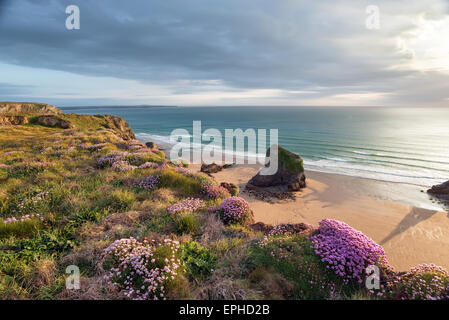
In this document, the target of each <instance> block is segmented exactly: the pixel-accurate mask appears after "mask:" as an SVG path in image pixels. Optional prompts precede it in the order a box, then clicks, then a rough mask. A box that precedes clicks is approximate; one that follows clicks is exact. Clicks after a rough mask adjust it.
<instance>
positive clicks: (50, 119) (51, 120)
mask: <svg viewBox="0 0 449 320" xmlns="http://www.w3.org/2000/svg"><path fill="white" fill-rule="evenodd" d="M36 122H37V123H38V124H40V125H43V126H46V127H53V128H61V129H71V128H73V125H72V123H71V122H70V121H67V120H64V119H62V118H60V117H57V116H54V115H44V116H39V117H37V119H36Z"/></svg>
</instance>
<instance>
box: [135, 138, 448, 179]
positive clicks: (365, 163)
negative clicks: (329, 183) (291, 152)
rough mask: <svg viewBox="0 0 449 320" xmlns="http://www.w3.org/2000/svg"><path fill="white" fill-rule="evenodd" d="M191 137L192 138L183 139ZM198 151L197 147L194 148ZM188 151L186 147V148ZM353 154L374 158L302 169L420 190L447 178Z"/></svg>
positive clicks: (311, 163) (334, 160)
mask: <svg viewBox="0 0 449 320" xmlns="http://www.w3.org/2000/svg"><path fill="white" fill-rule="evenodd" d="M136 137H137V138H138V139H139V140H141V141H142V142H147V141H154V142H156V143H158V144H161V145H163V146H166V147H167V148H169V147H170V146H171V145H173V143H171V142H170V136H162V135H153V134H147V133H137V134H136ZM186 137H191V136H186ZM192 146H193V147H198V145H193V144H192ZM185 147H189V144H185ZM216 150H217V151H218V152H221V151H222V149H221V148H219V147H217V148H216ZM223 153H224V154H229V153H232V154H235V155H236V157H237V158H246V159H248V158H257V157H261V158H264V157H265V155H264V154H254V153H247V152H235V151H232V150H223ZM353 153H356V154H359V155H362V156H373V158H372V160H367V159H362V158H361V159H360V160H361V161H354V158H348V159H345V158H344V157H327V158H325V159H320V160H310V159H307V158H304V159H303V160H304V167H305V168H306V170H310V171H319V172H325V173H336V174H342V175H347V176H353V177H360V178H368V179H375V180H380V181H388V182H399V183H407V184H413V185H419V186H425V187H428V186H432V185H435V184H438V183H442V182H444V181H446V180H447V175H446V176H444V175H443V174H441V175H439V174H437V172H436V171H435V170H432V169H426V168H420V169H419V170H418V169H417V170H414V171H413V173H414V174H413V175H411V174H410V170H408V168H407V167H404V168H403V169H399V168H395V167H392V166H388V164H387V165H386V164H384V163H381V162H376V160H375V156H382V155H381V154H375V153H368V152H363V151H359V150H353Z"/></svg>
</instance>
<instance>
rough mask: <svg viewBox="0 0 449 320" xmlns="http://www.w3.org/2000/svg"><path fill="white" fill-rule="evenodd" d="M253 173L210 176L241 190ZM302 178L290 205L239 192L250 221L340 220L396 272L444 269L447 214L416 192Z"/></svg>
mask: <svg viewBox="0 0 449 320" xmlns="http://www.w3.org/2000/svg"><path fill="white" fill-rule="evenodd" d="M191 168H192V169H193V170H199V169H200V166H199V165H191ZM257 171H258V166H254V165H253V166H250V165H236V166H234V167H233V168H229V169H224V170H222V171H221V172H218V173H216V174H213V176H214V178H215V179H216V180H217V181H218V182H229V183H234V184H236V185H238V186H239V187H240V190H244V186H245V185H246V183H247V181H248V180H249V179H250V178H251V177H252V176H254V175H255V174H256V173H257ZM306 176H307V188H305V189H303V190H302V191H301V192H298V193H297V194H296V199H295V200H281V201H277V202H276V203H269V202H265V201H261V200H258V199H256V198H254V196H251V195H249V194H247V193H245V192H242V193H241V195H240V196H241V197H243V198H244V199H245V200H247V201H248V202H249V203H250V205H251V208H252V210H253V211H254V216H255V220H256V222H263V223H267V224H273V225H275V224H281V223H300V222H303V223H310V224H313V225H317V224H318V222H319V221H321V220H322V219H337V220H340V221H343V222H345V223H347V224H349V225H351V226H352V227H354V228H356V229H357V230H360V231H362V232H363V233H364V234H366V235H367V236H369V237H371V238H372V239H373V240H374V241H376V242H377V243H379V244H381V245H382V246H383V247H384V249H385V251H386V253H387V256H388V257H389V261H390V263H391V265H392V266H393V267H395V269H396V270H397V271H404V270H408V269H410V268H411V267H413V266H416V265H419V264H423V263H427V264H431V263H434V264H437V265H441V266H443V267H445V268H449V252H448V251H447V250H446V251H445V250H441V249H442V248H444V247H448V246H449V214H448V212H445V211H444V210H443V209H439V208H438V207H437V206H436V205H435V204H433V203H432V201H431V200H430V199H429V197H428V195H427V194H426V193H422V192H421V189H422V188H420V187H418V186H413V185H405V184H399V183H389V182H382V181H377V180H371V179H365V178H358V177H351V176H344V175H339V174H330V173H322V172H315V171H307V170H306ZM420 204H421V205H420ZM434 205H435V207H432V206H434Z"/></svg>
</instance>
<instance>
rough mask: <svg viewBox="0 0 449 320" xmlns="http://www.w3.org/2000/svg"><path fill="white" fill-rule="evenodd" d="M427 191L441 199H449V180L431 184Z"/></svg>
mask: <svg viewBox="0 0 449 320" xmlns="http://www.w3.org/2000/svg"><path fill="white" fill-rule="evenodd" d="M427 193H428V194H430V195H432V196H435V197H437V198H439V199H441V200H445V201H449V181H447V182H445V183H442V184H439V185H436V186H433V187H432V188H430V189H429V190H427Z"/></svg>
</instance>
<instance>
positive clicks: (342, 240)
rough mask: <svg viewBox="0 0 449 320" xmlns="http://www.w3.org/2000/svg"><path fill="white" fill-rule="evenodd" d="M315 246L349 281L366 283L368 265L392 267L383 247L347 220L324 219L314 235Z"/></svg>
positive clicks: (313, 242)
mask: <svg viewBox="0 0 449 320" xmlns="http://www.w3.org/2000/svg"><path fill="white" fill-rule="evenodd" d="M311 241H312V246H311V247H312V248H313V249H314V250H315V253H316V254H317V255H318V256H320V257H321V261H322V262H324V263H326V264H327V266H326V268H328V269H329V268H330V269H331V270H333V271H334V272H335V273H336V274H337V275H339V276H341V277H343V278H344V279H345V281H349V280H353V279H355V280H357V281H358V282H359V283H362V282H363V272H364V270H365V268H366V267H367V266H368V265H378V266H383V267H389V264H388V261H387V259H386V257H385V252H384V250H383V248H382V247H381V246H380V245H378V244H377V243H376V242H374V241H373V240H372V239H370V238H369V237H367V236H366V235H364V234H363V233H362V232H360V231H357V230H355V229H353V228H352V227H350V226H349V225H347V224H346V223H344V222H340V221H337V220H331V219H324V220H321V222H320V224H319V228H318V232H317V233H316V234H315V235H313V236H312V237H311Z"/></svg>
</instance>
